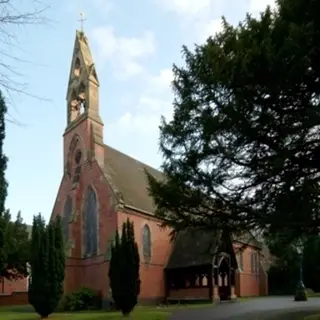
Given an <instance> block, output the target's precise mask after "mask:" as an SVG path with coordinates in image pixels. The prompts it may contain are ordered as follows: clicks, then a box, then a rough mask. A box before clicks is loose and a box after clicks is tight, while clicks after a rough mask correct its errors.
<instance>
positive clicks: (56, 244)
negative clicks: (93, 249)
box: [29, 215, 65, 318]
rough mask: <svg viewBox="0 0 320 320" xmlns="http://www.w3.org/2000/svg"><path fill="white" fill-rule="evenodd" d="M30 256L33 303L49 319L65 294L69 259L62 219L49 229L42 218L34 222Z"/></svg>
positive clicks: (30, 291)
mask: <svg viewBox="0 0 320 320" xmlns="http://www.w3.org/2000/svg"><path fill="white" fill-rule="evenodd" d="M30 256H31V259H30V265H31V282H30V285H29V303H30V304H31V305H32V306H33V307H34V309H35V311H36V312H37V313H38V314H39V315H40V316H41V317H42V318H47V317H48V316H49V315H50V314H51V313H52V312H53V311H54V310H55V309H56V308H57V306H58V303H59V301H60V299H61V297H62V294H63V280H64V268H65V257H64V245H63V237H62V230H61V221H60V218H58V219H56V220H54V221H52V222H50V223H49V225H47V226H46V225H45V222H44V220H43V218H42V217H41V215H39V216H37V217H35V218H34V221H33V227H32V239H31V255H30Z"/></svg>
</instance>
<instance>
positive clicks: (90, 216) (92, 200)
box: [83, 188, 98, 256]
mask: <svg viewBox="0 0 320 320" xmlns="http://www.w3.org/2000/svg"><path fill="white" fill-rule="evenodd" d="M83 227H84V229H83V235H84V237H83V238H84V239H83V240H84V241H83V245H84V254H85V256H91V255H95V254H97V251H98V233H97V232H98V211H97V197H96V193H95V192H94V191H93V189H92V188H88V191H87V195H86V202H85V205H84V212H83Z"/></svg>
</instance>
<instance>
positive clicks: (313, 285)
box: [268, 235, 320, 294]
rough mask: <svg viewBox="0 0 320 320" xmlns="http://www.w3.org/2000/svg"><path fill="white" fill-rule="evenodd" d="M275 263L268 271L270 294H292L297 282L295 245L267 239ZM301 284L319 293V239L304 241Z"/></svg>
mask: <svg viewBox="0 0 320 320" xmlns="http://www.w3.org/2000/svg"><path fill="white" fill-rule="evenodd" d="M268 245H269V248H270V251H271V253H272V254H273V256H274V257H276V259H277V260H276V261H275V263H274V264H273V265H272V266H271V268H270V269H269V271H268V279H269V293H270V294H294V293H295V291H296V287H297V283H298V281H299V267H300V257H299V255H298V253H297V250H296V246H295V243H294V242H293V243H290V244H285V243H284V242H283V238H282V237H280V236H279V235H278V236H274V237H273V238H272V239H268ZM302 263H303V282H304V285H305V286H306V288H310V289H312V290H313V291H314V292H319V291H320V280H319V272H320V267H319V265H320V237H319V236H310V237H308V238H307V239H306V240H305V245H304V250H303V259H302Z"/></svg>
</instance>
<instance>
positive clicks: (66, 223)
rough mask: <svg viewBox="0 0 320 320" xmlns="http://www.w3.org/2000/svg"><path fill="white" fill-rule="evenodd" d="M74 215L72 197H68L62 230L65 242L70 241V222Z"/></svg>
mask: <svg viewBox="0 0 320 320" xmlns="http://www.w3.org/2000/svg"><path fill="white" fill-rule="evenodd" d="M71 214H72V199H71V197H70V196H68V197H67V200H66V202H65V204H64V212H63V219H62V228H63V236H64V240H65V241H68V240H69V222H70V219H71Z"/></svg>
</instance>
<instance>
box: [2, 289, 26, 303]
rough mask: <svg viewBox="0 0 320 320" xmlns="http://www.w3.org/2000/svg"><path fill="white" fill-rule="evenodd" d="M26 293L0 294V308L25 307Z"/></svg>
mask: <svg viewBox="0 0 320 320" xmlns="http://www.w3.org/2000/svg"><path fill="white" fill-rule="evenodd" d="M27 304H29V302H28V292H13V293H11V294H0V306H15V305H27Z"/></svg>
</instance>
